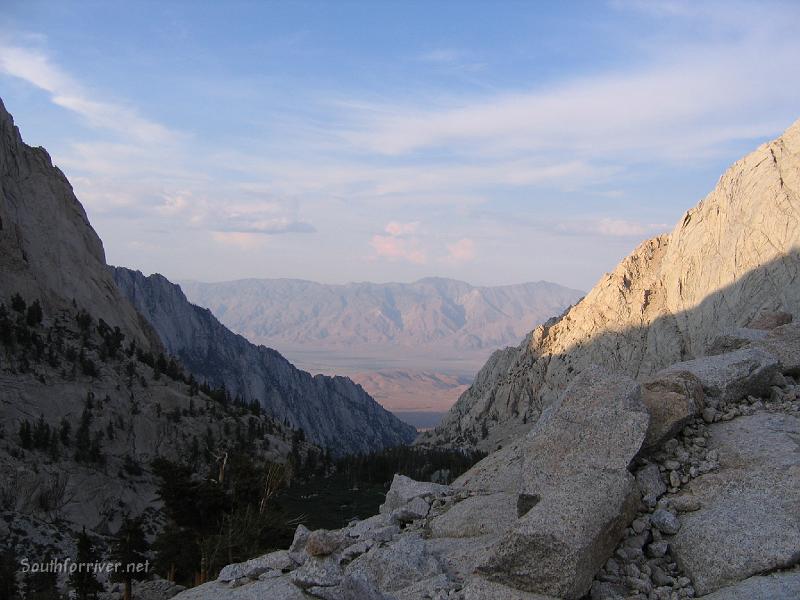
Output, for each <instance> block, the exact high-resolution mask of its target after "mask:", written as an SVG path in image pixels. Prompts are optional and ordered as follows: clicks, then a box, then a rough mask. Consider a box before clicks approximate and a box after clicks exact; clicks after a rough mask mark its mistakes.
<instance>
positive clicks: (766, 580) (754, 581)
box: [703, 571, 800, 600]
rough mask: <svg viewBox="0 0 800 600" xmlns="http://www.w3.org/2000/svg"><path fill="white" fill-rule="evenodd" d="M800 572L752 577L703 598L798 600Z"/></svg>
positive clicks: (716, 599)
mask: <svg viewBox="0 0 800 600" xmlns="http://www.w3.org/2000/svg"><path fill="white" fill-rule="evenodd" d="M798 598H800V572H798V571H794V572H788V573H773V574H771V575H764V576H758V577H750V578H749V579H745V580H744V581H742V582H741V583H737V584H736V585H732V586H730V587H726V588H722V589H721V590H718V591H716V592H714V593H713V594H709V595H708V596H703V600H797V599H798Z"/></svg>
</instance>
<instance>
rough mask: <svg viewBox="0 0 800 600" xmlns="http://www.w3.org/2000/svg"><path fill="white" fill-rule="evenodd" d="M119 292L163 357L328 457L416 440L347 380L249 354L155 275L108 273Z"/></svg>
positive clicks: (273, 356)
mask: <svg viewBox="0 0 800 600" xmlns="http://www.w3.org/2000/svg"><path fill="white" fill-rule="evenodd" d="M112 272H113V275H114V279H115V281H116V283H117V285H118V286H119V288H120V289H121V290H122V291H123V293H125V294H126V295H127V297H128V298H129V299H130V301H131V302H132V303H133V305H134V306H135V307H136V309H137V310H138V311H139V312H140V313H141V314H142V315H144V317H145V318H146V319H147V320H148V322H149V323H150V324H151V325H152V326H153V328H154V329H155V330H156V332H157V333H158V334H159V336H160V338H161V340H162V342H163V343H164V346H165V347H166V348H167V350H168V351H169V352H170V353H171V354H173V355H175V356H177V357H178V358H180V359H181V362H182V363H183V364H184V365H186V367H187V368H188V369H189V371H190V372H192V373H193V374H194V375H195V377H197V378H198V379H200V380H207V381H209V383H212V384H214V385H216V386H222V385H224V386H225V388H226V389H227V390H228V391H229V392H230V393H231V394H232V395H234V396H236V395H241V396H242V397H243V398H244V399H245V400H246V401H253V400H258V401H259V402H260V403H261V405H262V406H263V407H264V409H265V410H266V411H267V412H268V413H269V414H271V415H273V416H274V417H275V418H277V419H279V420H281V421H287V422H288V423H289V424H290V425H291V426H292V427H294V428H298V429H302V430H303V431H304V432H305V433H306V435H307V437H308V439H309V440H310V441H312V442H314V443H315V444H319V445H320V446H322V447H325V448H327V449H329V450H330V451H331V452H332V453H333V454H335V455H341V454H346V453H360V452H371V451H375V450H379V449H382V448H385V447H391V446H397V445H401V444H407V443H409V442H411V441H413V439H414V437H415V436H416V432H415V430H414V428H413V427H411V426H410V425H407V424H406V423H403V422H402V421H400V420H399V419H397V418H396V417H395V416H393V415H392V414H391V413H389V412H387V411H386V410H384V409H383V408H382V407H381V406H380V405H379V404H377V403H376V402H375V401H374V400H373V399H372V398H371V397H370V396H369V395H368V394H367V393H366V392H365V391H364V390H363V389H362V388H361V387H360V386H359V385H357V384H355V383H353V382H352V381H351V380H350V379H347V378H346V377H328V376H325V375H316V376H311V375H310V374H309V373H307V372H305V371H301V370H299V369H296V368H295V367H294V366H293V365H292V364H291V363H290V362H289V361H288V360H286V359H285V358H284V357H283V356H281V354H280V353H278V352H277V351H275V350H272V349H271V348H266V347H264V346H256V345H254V344H251V343H250V342H248V341H247V340H246V339H245V338H243V337H242V336H240V335H237V334H235V333H233V332H232V331H230V330H228V329H227V328H226V327H225V326H224V325H222V324H221V323H220V322H219V321H218V320H217V319H216V318H215V317H214V315H213V314H212V313H211V311H209V310H208V309H204V308H200V307H198V306H195V305H193V304H191V303H190V302H189V301H188V300H187V299H186V296H185V295H184V294H183V292H182V291H181V288H180V287H179V286H178V285H175V284H173V283H171V282H170V281H169V280H167V279H166V278H164V277H163V276H161V275H158V274H156V275H150V276H149V277H146V276H144V275H143V274H142V273H140V272H139V271H132V270H129V269H125V268H123V267H116V268H113V269H112Z"/></svg>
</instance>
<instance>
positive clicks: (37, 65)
mask: <svg viewBox="0 0 800 600" xmlns="http://www.w3.org/2000/svg"><path fill="white" fill-rule="evenodd" d="M0 71H2V72H3V73H6V74H7V75H11V76H13V77H17V78H19V79H22V80H24V81H27V82H28V83H30V84H31V85H34V86H36V87H38V88H40V89H42V90H44V91H45V92H47V93H48V94H50V98H51V100H52V101H53V103H54V104H57V105H58V106H61V107H63V108H66V109H67V110H70V111H72V112H74V113H76V114H78V115H80V116H81V117H83V118H84V119H86V120H87V121H88V122H89V124H90V125H92V126H94V127H98V128H102V129H109V130H112V131H116V132H117V133H121V134H124V136H125V137H132V138H134V139H136V140H138V141H140V142H145V143H164V142H168V141H172V140H174V139H175V137H176V133H175V132H173V131H171V130H170V129H168V128H167V127H165V126H163V125H161V124H160V123H157V122H155V121H152V120H150V119H147V118H145V117H143V116H142V115H140V114H139V113H138V111H136V110H135V109H133V108H131V107H129V106H125V105H122V104H117V103H113V102H108V101H103V100H98V99H96V98H92V97H91V95H90V94H89V92H87V91H86V90H85V89H83V87H82V86H81V85H80V84H78V82H76V81H75V80H74V79H73V78H72V77H70V76H69V75H67V74H66V73H65V72H64V71H62V70H61V69H60V68H59V67H58V66H56V65H54V64H53V63H52V62H51V61H50V59H49V58H48V57H47V56H46V55H45V54H44V53H42V52H41V51H39V50H36V49H32V48H26V47H22V46H14V45H8V44H3V43H2V42H0Z"/></svg>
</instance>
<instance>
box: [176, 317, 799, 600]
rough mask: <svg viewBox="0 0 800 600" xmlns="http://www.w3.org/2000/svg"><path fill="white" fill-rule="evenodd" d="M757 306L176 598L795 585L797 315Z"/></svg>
mask: <svg viewBox="0 0 800 600" xmlns="http://www.w3.org/2000/svg"><path fill="white" fill-rule="evenodd" d="M790 320H791V315H787V314H781V313H776V314H769V315H762V316H761V317H759V318H758V319H756V320H755V321H754V323H753V328H749V329H739V330H736V331H732V332H730V333H729V334H728V335H726V336H723V337H721V338H720V339H719V340H717V341H716V343H715V344H714V345H712V346H713V347H715V348H716V351H717V352H719V354H713V355H709V356H706V357H703V358H700V359H695V360H692V361H687V362H683V363H676V364H673V365H671V366H669V367H668V368H666V369H663V370H661V371H659V372H658V373H656V374H654V375H653V376H651V377H649V378H647V379H646V380H644V381H641V382H637V381H635V380H633V379H632V378H630V377H629V376H627V375H625V374H623V373H620V372H613V371H609V370H606V369H602V368H599V367H595V368H592V369H589V370H587V371H585V372H583V373H582V374H580V375H579V376H577V377H575V378H574V379H573V381H572V382H571V384H570V385H569V387H568V388H567V389H566V390H565V391H564V392H563V393H562V394H561V395H560V397H559V398H558V400H557V401H556V402H555V403H553V404H552V405H551V406H550V407H549V408H548V409H546V410H545V411H544V412H543V414H542V416H541V418H540V419H539V421H538V422H537V423H536V424H535V425H534V426H533V428H532V429H531V430H530V432H529V433H528V434H526V435H524V436H522V437H520V438H518V439H516V440H515V441H514V442H512V443H511V444H509V445H507V446H506V447H504V448H503V449H501V450H499V451H497V452H495V453H494V454H491V455H490V456H488V457H487V458H486V459H484V460H483V461H481V462H480V463H478V464H477V465H475V466H474V467H473V468H472V469H471V470H469V471H468V472H467V473H465V474H464V475H462V476H461V477H460V478H459V479H458V480H456V481H455V482H454V484H453V485H451V486H442V485H437V484H433V483H422V482H416V481H413V480H410V479H408V478H406V477H403V476H395V479H394V481H393V483H392V487H391V489H390V490H389V492H388V494H387V497H386V502H385V504H383V505H382V507H381V510H380V514H378V515H375V516H374V517H371V518H369V519H365V520H363V521H357V522H353V523H351V524H350V525H348V527H346V528H344V529H341V530H338V531H325V530H319V531H313V532H310V531H308V530H307V529H305V528H304V527H302V526H300V527H298V530H297V532H296V534H295V538H294V542H293V543H292V546H291V547H290V548H289V549H288V550H281V551H278V552H273V553H271V554H267V555H265V556H261V557H258V558H255V559H253V560H250V561H248V562H246V563H241V564H235V565H230V566H228V567H226V568H225V569H223V570H222V572H221V573H220V575H219V577H218V579H217V580H216V581H214V582H211V583H208V584H205V585H203V586H200V587H197V588H194V589H191V590H187V591H184V592H182V593H181V594H179V595H178V596H176V598H178V599H179V600H210V599H216V598H226V599H233V600H236V599H245V598H270V599H274V600H284V599H286V600H288V599H297V600H300V599H310V598H321V599H324V600H373V599H374V600H389V599H396V600H416V599H423V598H426V599H451V598H452V599H463V600H483V599H495V598H503V599H510V600H547V599H554V598H556V599H558V598H561V599H565V600H578V599H581V598H591V599H592V600H611V599H616V598H627V599H636V600H674V599H680V598H695V597H704V598H709V599H713V600H737V599H741V600H744V599H747V600H758V599H763V600H767V599H769V600H789V599H796V598H798V597H800V569H799V568H798V563H800V384H798V379H796V378H797V377H800V324H798V323H791V322H789V321H790Z"/></svg>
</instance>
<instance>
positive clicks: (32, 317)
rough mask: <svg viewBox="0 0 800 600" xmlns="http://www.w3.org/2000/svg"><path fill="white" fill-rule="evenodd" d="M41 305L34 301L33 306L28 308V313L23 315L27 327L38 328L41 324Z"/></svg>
mask: <svg viewBox="0 0 800 600" xmlns="http://www.w3.org/2000/svg"><path fill="white" fill-rule="evenodd" d="M43 317H44V315H43V314H42V305H41V304H40V303H39V301H38V300H34V301H33V304H31V305H30V306H29V307H28V312H27V314H26V315H25V322H26V323H28V326H29V327H38V326H39V325H41V323H42V318H43Z"/></svg>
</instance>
